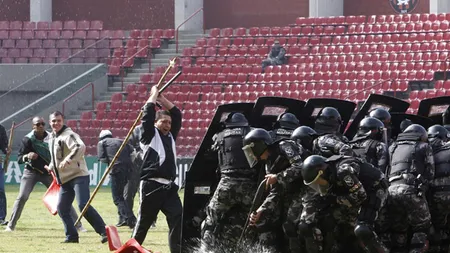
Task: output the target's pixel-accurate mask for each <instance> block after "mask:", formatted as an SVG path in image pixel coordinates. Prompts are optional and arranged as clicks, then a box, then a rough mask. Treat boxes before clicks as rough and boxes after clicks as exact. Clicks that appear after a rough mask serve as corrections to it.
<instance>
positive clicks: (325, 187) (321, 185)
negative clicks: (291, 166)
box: [303, 170, 330, 196]
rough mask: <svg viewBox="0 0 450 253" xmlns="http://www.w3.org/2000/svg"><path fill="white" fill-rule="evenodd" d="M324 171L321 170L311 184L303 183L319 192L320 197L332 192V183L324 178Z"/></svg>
mask: <svg viewBox="0 0 450 253" xmlns="http://www.w3.org/2000/svg"><path fill="white" fill-rule="evenodd" d="M322 175H323V170H320V171H319V173H318V174H317V176H316V178H315V179H314V180H313V181H312V182H311V183H309V184H307V183H306V182H304V181H303V183H304V184H305V185H307V186H309V187H310V188H311V189H313V190H314V191H316V192H318V193H319V194H320V196H325V195H327V194H328V191H329V190H330V183H329V182H328V181H327V180H326V179H324V178H323V177H322Z"/></svg>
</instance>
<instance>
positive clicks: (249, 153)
mask: <svg viewBox="0 0 450 253" xmlns="http://www.w3.org/2000/svg"><path fill="white" fill-rule="evenodd" d="M254 146H255V143H254V142H252V143H250V144H248V145H245V146H244V147H243V148H242V150H243V151H244V154H245V158H247V162H248V165H250V168H253V167H254V166H255V165H256V164H257V163H258V161H259V159H258V157H256V155H255V153H253V147H254Z"/></svg>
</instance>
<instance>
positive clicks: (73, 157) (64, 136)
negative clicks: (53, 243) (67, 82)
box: [47, 111, 108, 243]
mask: <svg viewBox="0 0 450 253" xmlns="http://www.w3.org/2000/svg"><path fill="white" fill-rule="evenodd" d="M50 126H51V128H52V130H53V132H52V134H51V140H50V145H49V147H50V154H51V163H50V165H49V166H47V168H48V169H49V170H53V172H54V173H55V175H56V180H57V182H58V184H60V185H61V189H60V192H59V202H58V207H57V210H58V214H59V216H60V217H61V219H62V221H63V223H64V230H65V233H66V239H65V240H64V241H63V243H78V241H79V238H78V232H77V230H76V229H75V226H74V222H75V221H74V220H73V218H72V216H71V215H70V208H71V206H72V202H73V200H74V198H75V197H76V199H77V202H78V207H79V209H80V211H81V210H83V208H84V207H85V205H86V204H87V202H88V200H89V198H90V193H89V172H88V170H87V166H86V161H85V159H84V152H85V150H86V146H85V145H84V143H83V141H82V140H81V139H80V136H79V135H78V134H76V133H75V132H73V131H72V129H70V128H69V127H67V126H66V125H64V116H63V114H62V113H61V112H59V111H56V112H53V113H52V114H50ZM83 217H84V218H85V219H86V220H87V221H88V222H89V223H90V224H91V225H92V227H93V228H94V229H95V232H97V233H98V234H99V235H100V236H101V242H102V243H105V242H107V241H108V238H107V236H106V229H105V222H104V221H103V219H102V217H101V216H100V215H99V214H98V213H97V211H96V210H95V209H94V207H93V206H89V208H87V210H86V213H85V214H84V216H83Z"/></svg>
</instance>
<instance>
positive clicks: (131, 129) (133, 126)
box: [75, 57, 181, 226]
mask: <svg viewBox="0 0 450 253" xmlns="http://www.w3.org/2000/svg"><path fill="white" fill-rule="evenodd" d="M176 59H177V58H176V57H175V58H173V59H172V60H170V61H169V66H168V67H167V69H166V70H165V71H164V73H163V75H162V76H161V78H160V79H159V81H158V84H157V86H156V87H158V89H159V92H162V91H163V90H165V89H166V88H167V87H169V85H170V84H171V83H172V82H173V81H175V79H176V78H177V77H178V76H180V74H181V71H179V72H178V73H177V74H176V75H175V76H174V77H173V78H172V79H170V81H169V82H167V83H166V84H165V85H164V86H162V87H161V84H162V82H163V81H164V78H166V76H167V74H168V73H169V71H170V70H171V69H172V68H173V67H174V66H175V61H176ZM142 114H143V110H140V112H139V115H138V116H137V118H136V120H135V121H134V123H133V125H132V126H131V128H130V130H128V134H127V136H126V137H125V139H124V140H123V142H122V145H120V147H119V150H117V152H116V154H115V155H114V158H113V159H112V161H111V162H110V163H109V165H108V168H106V170H105V172H104V173H103V176H102V178H101V179H100V181H99V183H98V185H97V186H96V187H95V189H94V192H92V195H91V197H90V198H89V200H88V202H87V203H86V205H85V206H84V208H83V210H82V211H81V213H80V215H79V216H78V219H77V220H76V221H75V226H76V225H77V224H78V223H79V222H80V220H81V218H82V217H83V216H84V214H85V213H86V211H87V209H88V208H89V206H90V205H91V202H92V200H93V199H94V197H95V195H96V194H97V192H98V190H99V189H100V186H101V185H102V184H103V182H104V181H105V179H106V176H108V174H109V172H110V171H111V168H112V166H113V165H114V163H115V162H116V160H117V158H118V157H119V156H120V153H121V152H122V150H123V149H124V148H125V146H126V145H127V143H128V140H129V139H130V136H131V135H132V134H133V131H134V128H136V126H137V125H138V123H139V121H140V120H141V118H142Z"/></svg>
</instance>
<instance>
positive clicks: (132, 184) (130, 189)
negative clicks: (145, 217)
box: [123, 158, 142, 210]
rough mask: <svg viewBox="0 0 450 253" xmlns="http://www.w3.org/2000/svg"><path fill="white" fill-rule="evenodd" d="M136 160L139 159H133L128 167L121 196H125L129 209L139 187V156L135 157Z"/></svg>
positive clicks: (140, 162)
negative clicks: (128, 171) (125, 183)
mask: <svg viewBox="0 0 450 253" xmlns="http://www.w3.org/2000/svg"><path fill="white" fill-rule="evenodd" d="M136 160H139V161H135V163H134V164H133V166H132V168H131V169H130V173H129V176H128V182H127V185H126V186H125V189H124V191H123V197H124V198H125V201H126V202H127V204H128V207H130V209H131V210H133V207H134V196H136V193H137V191H138V188H139V181H140V180H141V166H142V160H141V159H139V158H136Z"/></svg>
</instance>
